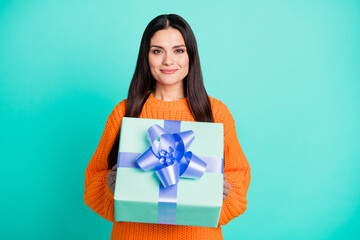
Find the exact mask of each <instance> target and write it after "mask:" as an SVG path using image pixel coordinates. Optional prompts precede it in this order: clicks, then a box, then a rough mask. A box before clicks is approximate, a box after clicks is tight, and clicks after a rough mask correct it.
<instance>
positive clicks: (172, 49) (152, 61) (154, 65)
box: [149, 27, 189, 86]
mask: <svg viewBox="0 0 360 240" xmlns="http://www.w3.org/2000/svg"><path fill="white" fill-rule="evenodd" d="M149 66H150V71H151V74H152V76H153V77H154V78H155V79H156V81H157V84H162V85H179V86H180V85H181V86H182V84H183V79H184V78H185V77H186V75H187V74H188V72H189V56H188V54H187V51H186V46H185V41H184V38H183V36H182V35H181V33H180V31H179V30H177V29H174V28H171V27H170V28H167V29H164V30H159V31H157V32H156V33H155V34H154V35H153V36H152V38H151V40H150V52H149Z"/></svg>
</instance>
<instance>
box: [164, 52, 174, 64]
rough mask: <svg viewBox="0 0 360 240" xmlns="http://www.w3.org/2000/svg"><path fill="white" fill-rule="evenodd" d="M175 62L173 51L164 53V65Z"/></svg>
mask: <svg viewBox="0 0 360 240" xmlns="http://www.w3.org/2000/svg"><path fill="white" fill-rule="evenodd" d="M173 63H174V59H173V56H172V54H171V53H165V54H164V59H163V64H164V65H172V64H173Z"/></svg>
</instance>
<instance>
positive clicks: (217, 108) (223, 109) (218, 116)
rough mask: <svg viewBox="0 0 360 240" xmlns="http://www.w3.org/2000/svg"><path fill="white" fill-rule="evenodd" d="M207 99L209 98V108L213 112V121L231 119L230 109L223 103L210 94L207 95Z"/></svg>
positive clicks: (222, 121)
mask: <svg viewBox="0 0 360 240" xmlns="http://www.w3.org/2000/svg"><path fill="white" fill-rule="evenodd" d="M209 99H210V104H211V110H212V112H213V116H214V121H215V122H221V123H224V122H228V121H233V117H232V115H231V113H230V110H229V108H228V107H227V106H226V105H225V103H223V102H222V101H220V100H219V99H216V98H214V97H211V96H209Z"/></svg>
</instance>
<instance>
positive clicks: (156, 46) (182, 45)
mask: <svg viewBox="0 0 360 240" xmlns="http://www.w3.org/2000/svg"><path fill="white" fill-rule="evenodd" d="M152 47H155V48H161V49H164V48H163V47H162V46H158V45H151V46H150V48H152ZM178 47H185V45H184V44H181V45H176V46H173V48H178Z"/></svg>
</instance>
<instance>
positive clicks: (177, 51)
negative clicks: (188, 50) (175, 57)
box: [176, 49, 184, 53]
mask: <svg viewBox="0 0 360 240" xmlns="http://www.w3.org/2000/svg"><path fill="white" fill-rule="evenodd" d="M183 52H184V50H183V49H176V53H183Z"/></svg>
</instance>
